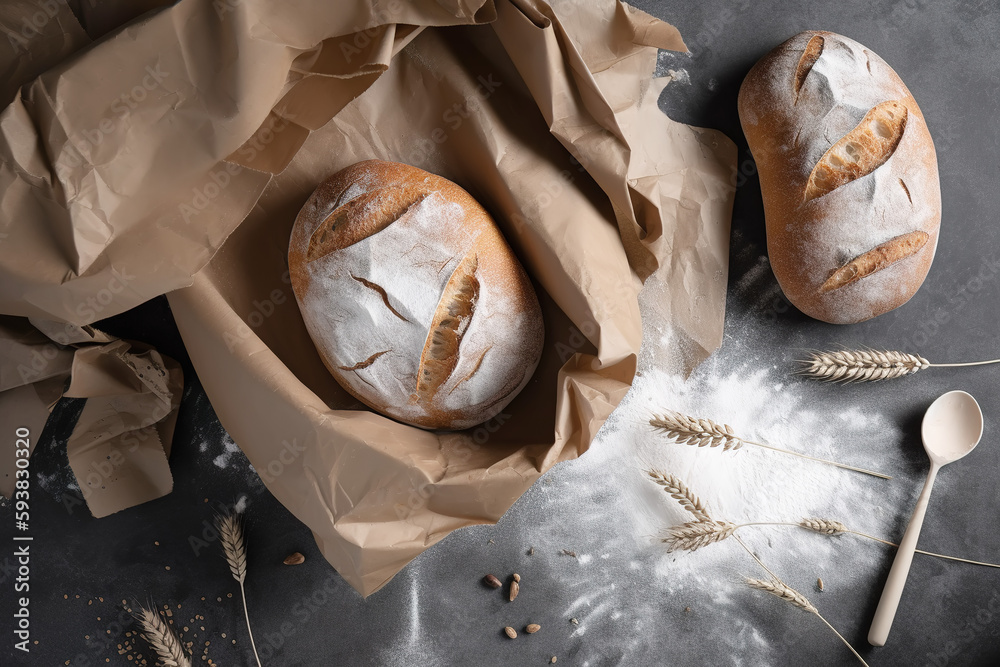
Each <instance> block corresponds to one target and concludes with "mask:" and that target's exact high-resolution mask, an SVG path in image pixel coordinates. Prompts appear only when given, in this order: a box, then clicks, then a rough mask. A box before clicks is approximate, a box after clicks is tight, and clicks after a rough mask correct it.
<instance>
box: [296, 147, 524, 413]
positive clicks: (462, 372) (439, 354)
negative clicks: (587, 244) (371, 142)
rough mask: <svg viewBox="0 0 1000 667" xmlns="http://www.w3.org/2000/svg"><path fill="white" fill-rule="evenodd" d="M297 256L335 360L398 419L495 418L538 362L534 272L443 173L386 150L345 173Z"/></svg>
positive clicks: (325, 198) (327, 186)
mask: <svg viewBox="0 0 1000 667" xmlns="http://www.w3.org/2000/svg"><path fill="white" fill-rule="evenodd" d="M288 267H289V271H290V274H291V280H292V288H293V290H294V291H295V298H296V299H297V300H298V304H299V310H300V311H301V312H302V318H303V319H304V320H305V324H306V328H307V329H308V330H309V335H310V336H311V337H312V340H313V342H314V343H315V345H316V349H317V350H318V351H319V354H320V357H321V358H322V359H323V363H324V364H326V367H327V368H328V369H329V370H330V372H331V373H332V374H333V376H334V377H335V378H336V379H337V381H338V382H339V383H340V384H341V386H343V387H344V389H346V390H347V391H348V392H350V393H351V394H353V395H354V396H355V397H356V398H358V400H360V401H362V402H363V403H365V404H366V405H368V406H370V407H371V408H373V409H375V410H377V411H379V412H381V413H383V414H385V415H388V416H390V417H392V418H394V419H397V420H399V421H402V422H406V423H407V424H413V425H414V426H420V427H422V428H428V429H462V428H468V427H470V426H474V425H476V424H479V423H481V422H484V421H486V420H487V419H490V418H491V417H493V416H494V415H496V414H497V413H499V412H500V411H501V410H502V409H503V407H504V406H505V405H507V403H509V402H510V401H511V400H512V399H513V398H514V396H516V395H517V393H518V392H519V391H520V390H521V389H522V388H523V387H524V385H525V384H526V383H527V382H528V380H529V379H530V378H531V375H532V373H533V372H534V370H535V367H536V366H537V365H538V360H539V357H540V356H541V352H542V340H543V336H544V328H543V325H542V313H541V310H540V308H539V306H538V298H537V297H536V296H535V292H534V290H533V289H532V286H531V282H530V281H529V280H528V276H527V275H526V274H525V272H524V269H522V268H521V265H520V264H519V263H518V261H517V258H516V257H515V256H514V253H513V252H512V251H511V249H510V247H509V246H508V245H507V243H506V242H505V241H504V239H503V236H502V235H501V234H500V230H499V229H498V228H497V226H496V224H495V223H494V222H493V219H492V218H491V217H490V216H489V214H488V213H487V212H486V211H485V209H483V207H482V206H480V205H479V203H478V202H477V201H476V200H475V199H473V198H472V196H470V195H469V193H467V192H466V191H465V190H463V189H462V188H460V187H459V186H457V185H455V184H454V183H452V182H451V181H448V180H446V179H444V178H441V177H440V176H435V175H434V174H430V173H428V172H426V171H423V170H420V169H417V168H415V167H411V166H408V165H405V164H398V163H395V162H385V161H382V160H368V161H365V162H359V163H357V164H355V165H352V166H350V167H347V168H346V169H343V170H342V171H340V172H338V173H336V174H334V175H333V176H331V177H330V178H329V179H327V180H326V181H325V182H323V183H322V184H321V185H320V186H319V187H318V188H317V189H316V191H315V192H314V193H313V194H312V196H311V197H310V198H309V200H308V201H307V202H306V204H305V206H303V207H302V210H301V211H300V212H299V215H298V217H297V218H296V219H295V225H294V226H293V228H292V236H291V241H290V243H289V247H288Z"/></svg>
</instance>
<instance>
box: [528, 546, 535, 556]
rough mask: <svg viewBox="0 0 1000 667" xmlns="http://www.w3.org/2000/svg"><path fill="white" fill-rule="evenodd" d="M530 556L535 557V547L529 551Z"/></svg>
mask: <svg viewBox="0 0 1000 667" xmlns="http://www.w3.org/2000/svg"><path fill="white" fill-rule="evenodd" d="M528 555H529V556H534V555H535V547H530V548H529V549H528Z"/></svg>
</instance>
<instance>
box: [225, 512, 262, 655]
mask: <svg viewBox="0 0 1000 667" xmlns="http://www.w3.org/2000/svg"><path fill="white" fill-rule="evenodd" d="M240 519H241V516H240V515H239V514H238V513H235V512H230V513H229V514H226V515H225V516H217V517H216V518H215V526H216V528H217V529H218V530H219V537H220V539H221V542H222V551H223V554H225V557H226V562H227V563H229V571H230V572H232V574H233V579H235V580H236V581H238V582H239V584H240V596H241V597H242V598H243V615H244V617H245V618H246V621H247V633H248V634H249V635H250V646H251V647H252V648H253V655H254V658H256V659H257V667H261V666H260V656H258V655H257V644H256V643H255V642H254V640H253V630H252V629H251V628H250V611H249V609H248V608H247V592H246V588H245V587H244V583H245V582H246V578H247V546H246V539H245V537H244V535H243V524H242V522H241V521H240Z"/></svg>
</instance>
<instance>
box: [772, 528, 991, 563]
mask: <svg viewBox="0 0 1000 667" xmlns="http://www.w3.org/2000/svg"><path fill="white" fill-rule="evenodd" d="M772 525H779V524H772ZM787 525H797V526H800V527H802V528H805V529H806V530H811V531H813V532H814V533H821V534H823V535H840V534H843V533H850V534H852V535H857V536H858V537H864V538H865V539H869V540H874V541H875V542H881V543H882V544H886V545H888V546H890V547H898V546H899V545H898V544H896V543H895V542H890V541H889V540H883V539H882V538H880V537H875V536H874V535H869V534H867V533H862V532H859V531H857V530H851V529H850V528H848V527H847V526H845V525H844V524H842V523H841V522H839V521H831V520H830V519H802V521H799V522H798V523H797V524H787ZM914 551H915V552H916V553H918V554H924V555H925V556H934V557H935V558H944V559H945V560H953V561H957V562H959V563H969V564H970V565H982V566H983V567H996V568H1000V565H997V564H995V563H984V562H982V561H978V560H969V559H968V558H959V557H958V556H946V555H944V554H936V553H934V552H933V551H924V550H923V549H914Z"/></svg>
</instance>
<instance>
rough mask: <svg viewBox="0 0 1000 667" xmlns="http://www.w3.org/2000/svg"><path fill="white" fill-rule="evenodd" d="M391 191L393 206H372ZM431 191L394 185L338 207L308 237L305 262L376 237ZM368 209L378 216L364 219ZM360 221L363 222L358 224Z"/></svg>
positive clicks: (419, 185)
mask: <svg viewBox="0 0 1000 667" xmlns="http://www.w3.org/2000/svg"><path fill="white" fill-rule="evenodd" d="M390 189H391V190H394V191H395V192H394V197H393V198H392V199H391V200H390V201H391V202H393V204H394V205H393V206H391V207H388V206H387V207H376V206H372V204H373V203H376V202H378V201H380V200H382V199H384V195H385V193H386V192H387V191H389V190H390ZM430 192H431V190H430V188H428V187H427V185H426V184H424V183H405V182H403V183H392V184H390V185H386V186H384V187H381V188H376V189H375V190H372V191H371V192H366V193H365V194H363V195H360V196H358V197H356V198H354V199H352V200H351V201H349V202H347V203H346V204H344V205H343V206H339V207H337V208H336V209H335V210H334V211H333V212H332V213H330V215H329V216H328V217H327V218H326V219H325V220H323V222H322V223H320V225H319V227H318V228H317V229H316V231H315V232H314V233H313V235H312V236H311V237H310V238H309V247H308V249H307V250H306V261H308V262H312V261H314V260H317V259H319V258H320V257H324V256H326V255H329V254H330V253H331V252H333V251H335V250H340V249H342V248H346V247H348V246H350V245H354V244H355V243H357V242H358V241H360V240H361V239H365V238H368V237H369V236H371V235H372V234H377V233H378V232H380V231H382V230H383V229H385V228H386V227H388V226H389V225H391V224H392V223H393V222H395V221H396V220H399V219H400V218H401V217H403V216H404V215H405V214H406V212H407V211H408V210H410V209H411V208H413V207H414V206H416V205H417V204H419V203H420V202H421V201H423V199H424V197H426V196H427V195H428V194H430ZM365 210H375V211H377V213H376V214H375V215H371V216H367V217H365V216H362V215H361V214H360V212H361V211H365ZM358 220H360V222H357V221H358ZM345 223H352V224H345Z"/></svg>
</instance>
